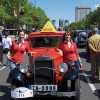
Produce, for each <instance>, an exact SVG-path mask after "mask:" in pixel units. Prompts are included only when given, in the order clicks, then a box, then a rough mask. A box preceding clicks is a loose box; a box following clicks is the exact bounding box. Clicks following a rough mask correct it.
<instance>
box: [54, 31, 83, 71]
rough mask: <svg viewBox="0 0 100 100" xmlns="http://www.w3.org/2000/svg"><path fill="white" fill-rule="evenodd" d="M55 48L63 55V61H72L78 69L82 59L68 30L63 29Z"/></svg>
mask: <svg viewBox="0 0 100 100" xmlns="http://www.w3.org/2000/svg"><path fill="white" fill-rule="evenodd" d="M56 50H57V51H58V52H59V53H60V54H61V55H62V56H63V61H64V62H66V63H67V62H69V61H74V62H75V67H76V69H77V70H78V71H79V66H80V67H82V61H81V59H80V56H79V54H78V50H77V46H76V44H75V43H74V42H72V37H71V33H70V31H69V30H68V31H65V33H64V35H63V40H62V41H61V42H60V43H59V44H58V46H57V48H56Z"/></svg>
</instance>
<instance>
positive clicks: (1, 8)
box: [0, 0, 49, 28]
mask: <svg viewBox="0 0 100 100" xmlns="http://www.w3.org/2000/svg"><path fill="white" fill-rule="evenodd" d="M14 7H19V8H20V7H23V8H24V15H23V16H21V15H19V16H18V15H17V16H14V11H13V8H14ZM0 19H2V20H1V21H0V22H2V23H5V25H4V26H5V27H7V25H6V23H7V22H8V21H9V26H11V27H10V28H13V27H14V28H18V20H19V23H20V25H24V24H25V25H27V27H28V28H32V27H34V28H42V27H43V24H44V23H46V21H48V20H49V19H48V17H47V15H46V14H45V12H44V11H43V10H42V9H41V8H39V7H38V8H36V7H35V6H34V5H33V4H32V3H30V2H28V0H5V1H4V2H3V3H2V4H1V5H0ZM12 22H13V24H12V25H10V24H11V23H12Z"/></svg>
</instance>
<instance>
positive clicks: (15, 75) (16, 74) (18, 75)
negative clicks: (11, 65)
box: [9, 69, 26, 86]
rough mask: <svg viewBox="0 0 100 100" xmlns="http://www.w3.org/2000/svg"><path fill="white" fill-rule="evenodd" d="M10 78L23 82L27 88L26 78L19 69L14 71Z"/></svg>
mask: <svg viewBox="0 0 100 100" xmlns="http://www.w3.org/2000/svg"><path fill="white" fill-rule="evenodd" d="M9 78H11V79H12V80H13V79H15V80H18V81H20V82H22V84H23V85H24V86H25V83H26V82H25V80H24V77H23V76H22V74H21V73H20V71H19V70H18V69H13V70H12V71H11V72H10V73H9Z"/></svg>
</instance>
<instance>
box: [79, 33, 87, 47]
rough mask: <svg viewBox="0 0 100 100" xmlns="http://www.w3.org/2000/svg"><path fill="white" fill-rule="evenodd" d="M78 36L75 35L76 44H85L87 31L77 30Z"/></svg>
mask: <svg viewBox="0 0 100 100" xmlns="http://www.w3.org/2000/svg"><path fill="white" fill-rule="evenodd" d="M78 34H79V36H78V37H77V40H78V43H77V46H78V47H80V46H83V47H85V46H86V42H87V32H86V31H79V32H78Z"/></svg>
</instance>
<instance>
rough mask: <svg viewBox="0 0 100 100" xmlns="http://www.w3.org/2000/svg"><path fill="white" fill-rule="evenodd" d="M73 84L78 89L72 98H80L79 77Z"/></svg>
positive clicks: (75, 99)
mask: <svg viewBox="0 0 100 100" xmlns="http://www.w3.org/2000/svg"><path fill="white" fill-rule="evenodd" d="M73 86H74V88H73V90H74V91H76V96H72V97H71V100H80V80H79V78H78V79H77V80H75V81H74V84H73ZM73 86H72V87H73Z"/></svg>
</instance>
